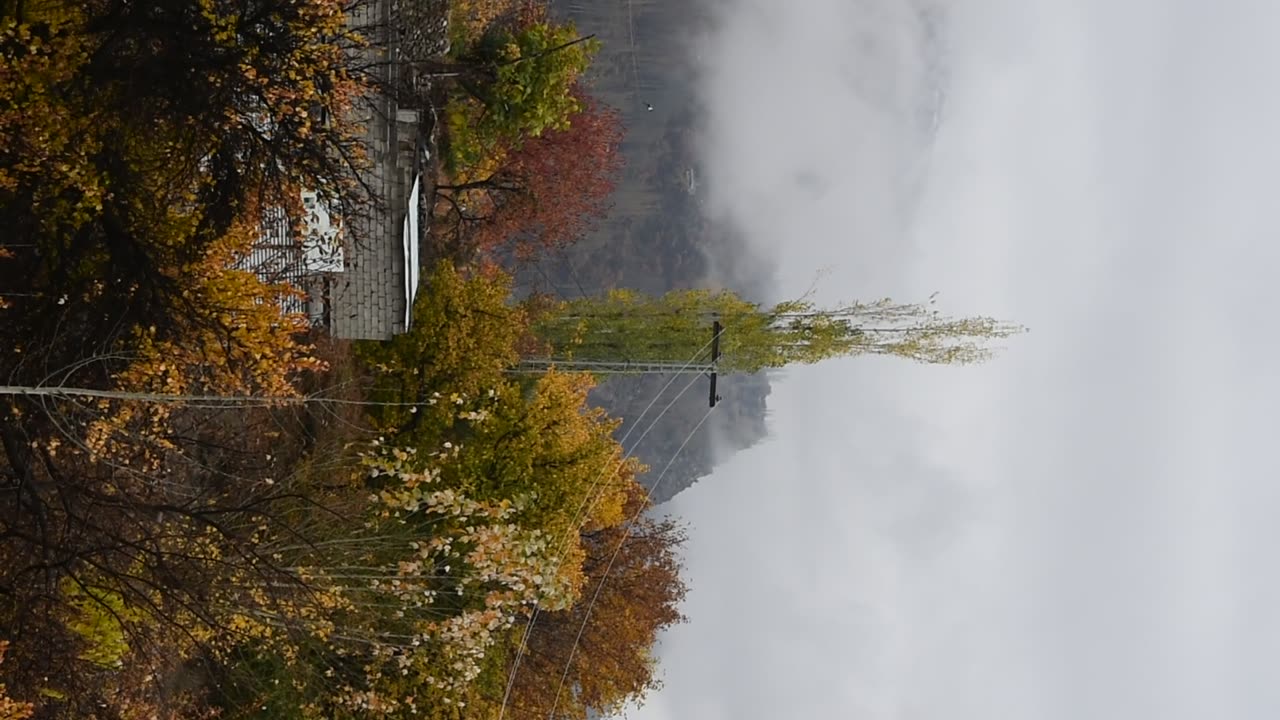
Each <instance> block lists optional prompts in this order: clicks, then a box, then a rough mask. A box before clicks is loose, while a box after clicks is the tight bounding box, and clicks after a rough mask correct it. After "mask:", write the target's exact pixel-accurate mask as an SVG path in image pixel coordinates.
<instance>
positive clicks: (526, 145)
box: [436, 85, 622, 258]
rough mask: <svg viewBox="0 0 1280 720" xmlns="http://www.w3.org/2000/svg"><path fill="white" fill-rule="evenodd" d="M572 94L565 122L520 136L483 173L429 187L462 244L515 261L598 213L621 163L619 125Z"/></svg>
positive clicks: (566, 239) (573, 232)
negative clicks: (573, 104)
mask: <svg viewBox="0 0 1280 720" xmlns="http://www.w3.org/2000/svg"><path fill="white" fill-rule="evenodd" d="M572 95H573V97H574V98H576V100H577V102H578V103H579V105H580V106H581V108H582V109H581V110H580V111H579V112H577V113H576V114H574V115H573V116H572V117H571V118H570V119H569V122H568V126H567V127H564V128H558V129H553V130H549V131H547V132H545V133H543V134H542V135H540V136H537V137H532V138H529V139H527V140H525V141H524V142H523V143H521V144H520V145H519V147H518V148H517V149H515V150H513V151H512V152H510V153H508V154H506V155H505V156H504V157H503V159H502V160H501V161H500V162H499V163H498V164H497V165H496V167H494V168H493V169H492V171H489V172H488V173H487V174H485V175H483V176H477V177H475V178H474V179H471V180H468V181H464V182H458V183H454V184H441V185H438V186H437V187H436V193H437V195H439V196H440V197H442V198H444V199H445V200H446V201H447V202H448V203H449V206H450V207H451V208H452V209H453V210H454V211H455V212H456V215H457V218H458V230H459V232H460V233H463V234H464V235H465V237H466V239H467V241H469V242H470V243H473V244H474V245H476V246H478V247H480V248H482V249H485V250H489V251H496V252H499V253H502V252H503V251H506V252H507V253H510V254H513V255H515V256H516V257H518V258H523V257H527V256H528V255H529V254H531V253H533V252H534V251H536V250H541V249H546V248H553V247H560V246H564V245H567V244H569V243H571V242H573V241H575V240H577V239H578V238H580V237H581V236H582V235H583V234H585V233H586V232H587V231H588V230H589V229H590V227H591V225H592V223H593V221H594V220H596V219H598V218H600V217H601V216H603V214H604V213H605V211H606V210H607V209H608V197H609V195H610V193H611V192H612V190H613V187H614V182H615V180H616V178H617V175H618V172H619V171H620V169H621V166H622V157H621V155H620V154H619V152H618V148H619V145H620V144H621V140H622V130H621V123H620V120H619V117H618V113H617V111H616V110H614V109H613V108H609V107H607V106H605V105H603V104H601V103H600V102H599V101H598V100H596V99H594V98H592V97H591V96H589V95H587V94H586V93H585V92H584V90H583V89H582V87H581V85H576V86H574V88H573V91H572Z"/></svg>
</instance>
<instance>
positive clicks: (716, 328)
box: [709, 320, 724, 407]
mask: <svg viewBox="0 0 1280 720" xmlns="http://www.w3.org/2000/svg"><path fill="white" fill-rule="evenodd" d="M722 332H724V328H722V327H721V325H720V321H719V320H713V321H711V395H710V398H709V405H710V407H715V406H716V403H717V402H719V401H720V396H719V395H717V394H716V361H717V360H719V359H720V333H722Z"/></svg>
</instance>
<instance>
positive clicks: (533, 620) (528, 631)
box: [498, 330, 723, 720]
mask: <svg viewBox="0 0 1280 720" xmlns="http://www.w3.org/2000/svg"><path fill="white" fill-rule="evenodd" d="M721 332H723V330H721ZM718 338H719V334H716V335H713V336H712V338H711V339H710V340H708V341H707V343H706V344H705V345H703V346H702V347H700V348H698V349H697V351H695V352H694V353H693V355H692V356H691V357H690V358H689V360H688V362H687V363H686V364H685V365H686V367H687V366H690V365H692V364H693V363H694V362H695V361H696V360H697V358H698V356H699V355H701V354H702V352H703V351H704V350H706V349H707V348H708V347H709V346H711V345H712V344H713V343H715V342H716V341H717V340H718ZM679 376H680V374H679V373H676V374H673V375H672V376H671V379H669V380H667V382H666V384H665V385H663V386H662V388H660V389H659V390H658V392H657V394H656V395H654V396H653V399H652V400H650V401H649V404H648V405H646V406H645V408H644V410H642V411H641V412H640V415H639V416H637V418H636V421H635V424H634V425H632V426H631V427H630V428H628V429H627V431H626V432H625V433H623V435H622V438H621V439H620V440H619V441H618V442H619V444H620V445H625V444H626V442H627V439H628V438H629V437H630V436H631V433H632V432H634V431H635V429H636V428H637V427H640V423H641V422H643V420H644V416H645V415H647V414H648V413H649V411H650V410H651V409H653V406H654V405H656V404H657V402H658V400H659V399H660V398H661V397H662V395H663V393H665V392H666V391H667V390H668V389H669V388H670V387H671V386H672V384H674V383H675V381H676V378H677V377H679ZM697 381H698V378H697V376H694V377H693V378H692V379H691V380H690V381H689V382H688V383H686V384H685V386H684V387H683V388H682V389H681V390H680V392H679V393H677V394H676V396H675V397H674V398H672V399H671V401H670V402H668V403H667V404H666V406H665V407H664V408H662V411H661V412H659V413H658V416H657V417H656V418H654V419H653V420H652V421H651V422H650V423H649V426H648V427H647V428H645V430H644V432H642V433H641V434H640V437H639V439H637V440H636V444H635V445H634V446H633V447H632V449H631V450H628V451H627V452H626V453H625V454H624V455H623V457H622V460H623V461H624V462H625V461H626V460H628V459H630V458H631V457H632V455H634V454H635V450H636V448H638V447H639V446H640V444H641V443H642V442H644V439H645V438H646V437H648V435H649V433H650V432H651V431H652V430H653V428H654V427H656V426H657V424H658V421H659V420H661V419H662V418H663V416H665V415H666V414H667V411H668V410H670V409H671V408H672V406H674V405H675V403H676V401H678V400H679V399H680V398H681V397H682V396H683V395H684V394H685V393H686V392H688V390H689V388H691V387H693V385H694V383H696V382H697ZM699 424H701V423H699ZM686 442H688V441H687V440H686ZM681 447H683V445H682V446H681ZM619 467H621V465H619ZM614 472H615V473H616V472H617V471H616V470H615V471H614ZM664 472H665V471H664ZM605 474H606V473H605V472H604V471H602V472H601V473H600V476H599V477H598V478H596V481H595V482H594V483H593V484H592V487H591V489H589V490H588V491H587V495H586V496H584V497H583V500H582V502H581V503H580V504H579V505H578V510H577V512H576V513H574V517H573V521H572V522H570V523H569V527H570V528H572V527H575V526H576V525H577V524H578V521H579V519H580V518H581V517H582V516H583V511H584V510H585V509H586V508H587V505H588V503H594V495H595V490H596V488H598V487H599V486H600V484H601V483H602V482H603V481H604V478H605ZM660 477H661V476H660ZM646 497H648V495H647V494H646ZM569 532H570V531H569V530H568V529H566V530H565V532H564V534H563V535H562V536H561V538H560V543H559V545H560V549H559V551H558V555H559V558H557V559H556V566H557V569H558V566H559V563H560V562H561V561H562V560H563V559H564V556H565V554H566V553H567V551H568V540H569ZM541 612H542V607H541V603H540V602H539V601H534V604H533V612H532V613H531V614H530V616H529V624H528V625H527V626H525V631H524V634H523V635H522V636H521V638H520V643H519V645H517V646H516V658H515V660H514V661H513V662H512V665H511V673H510V675H509V676H508V677H507V687H506V689H505V690H504V691H503V695H502V705H501V706H500V707H499V708H498V720H503V717H505V715H506V712H507V706H508V705H509V704H510V702H511V691H512V690H513V689H514V688H515V684H516V677H517V675H518V674H519V672H520V664H521V662H522V661H523V660H524V654H525V648H526V647H527V646H528V644H529V638H530V637H531V636H532V634H533V628H534V626H535V625H536V624H537V622H538V616H539V614H540V613H541Z"/></svg>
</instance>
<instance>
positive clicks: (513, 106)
mask: <svg viewBox="0 0 1280 720" xmlns="http://www.w3.org/2000/svg"><path fill="white" fill-rule="evenodd" d="M490 43H491V44H490V46H489V49H488V51H487V55H488V59H490V60H491V61H492V62H493V63H494V64H496V65H497V78H496V80H495V81H494V82H493V84H492V85H490V86H489V87H488V88H487V89H486V90H485V91H484V93H483V98H484V100H485V104H486V105H487V107H488V110H489V112H488V114H487V115H486V116H485V118H484V121H483V123H482V124H483V125H485V126H487V127H489V128H492V130H493V132H494V133H495V134H496V135H498V136H500V137H504V138H506V139H509V140H510V139H515V138H518V137H521V136H530V137H538V136H539V135H541V134H542V133H543V132H545V131H547V130H550V129H558V130H563V129H565V128H567V127H568V126H569V117H570V116H571V115H573V114H574V113H576V112H578V111H579V110H581V109H582V107H581V103H579V101H578V100H577V99H576V98H575V97H574V96H573V94H572V93H571V92H570V89H571V88H572V87H573V84H574V83H575V82H577V80H578V77H579V76H580V75H581V74H582V73H583V71H585V70H586V69H587V65H588V63H590V61H591V57H592V56H593V55H594V54H595V53H596V52H597V51H598V50H599V48H600V43H599V42H598V41H596V40H595V39H590V40H582V41H579V37H578V29H577V28H576V27H575V26H574V25H573V23H565V24H563V25H557V24H553V23H549V22H540V23H535V24H533V25H530V26H529V27H526V28H523V29H521V30H520V31H519V32H516V33H514V34H512V33H503V34H499V35H498V36H497V37H495V38H493V39H492V40H491V41H490Z"/></svg>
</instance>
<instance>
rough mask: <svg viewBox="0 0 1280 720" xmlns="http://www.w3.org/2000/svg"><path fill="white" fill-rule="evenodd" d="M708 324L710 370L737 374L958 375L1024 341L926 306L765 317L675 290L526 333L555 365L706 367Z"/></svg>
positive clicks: (738, 304)
mask: <svg viewBox="0 0 1280 720" xmlns="http://www.w3.org/2000/svg"><path fill="white" fill-rule="evenodd" d="M715 320H719V321H720V323H721V325H722V327H723V333H722V335H721V337H720V349H721V358H720V360H719V364H718V367H719V368H720V370H721V371H722V372H743V373H754V372H758V371H760V370H763V369H765V368H777V367H784V366H786V365H790V364H793V363H801V364H807V363H815V362H819V361H822V360H825V359H828V358H832V357H840V356H845V355H864V354H875V355H894V356H898V357H903V358H907V359H910V360H915V361H918V362H925V363H936V364H958V365H963V364H968V363H974V362H981V361H983V360H986V359H987V358H989V357H990V356H991V350H990V349H989V348H988V346H987V343H988V342H990V341H991V340H995V339H1001V338H1007V337H1010V336H1012V335H1015V334H1017V333H1020V332H1022V331H1023V328H1021V327H1019V326H1017V325H1012V324H1010V323H1005V322H1001V321H998V320H994V319H992V318H986V317H973V318H951V317H947V316H944V315H942V314H940V313H938V312H937V311H936V310H934V309H933V307H932V301H930V302H929V303H925V304H911V303H895V302H893V301H891V300H888V299H884V300H877V301H875V302H870V303H853V304H850V305H845V306H841V307H837V308H835V309H832V310H819V309H817V308H815V307H814V306H813V305H812V304H811V303H809V302H807V301H804V300H798V301H790V302H783V303H779V304H778V305H775V306H774V307H772V308H766V307H762V306H760V305H757V304H755V303H750V302H747V301H746V300H743V299H742V298H740V297H738V296H737V295H735V294H734V293H732V292H729V291H711V290H673V291H671V292H669V293H667V294H666V295H663V296H662V297H656V298H655V297H649V296H645V295H642V294H640V293H636V292H633V291H630V290H612V291H610V292H609V293H608V294H606V295H604V296H602V297H599V298H583V299H579V300H572V301H569V302H566V303H563V304H562V305H561V306H560V307H559V308H558V309H557V310H556V311H554V312H549V313H544V314H543V315H541V316H540V317H539V319H538V320H537V322H536V323H535V324H534V327H533V332H534V334H535V335H537V336H538V337H540V338H542V339H544V340H545V341H546V342H547V343H548V344H549V345H550V346H551V347H552V348H554V349H555V353H556V355H557V356H558V357H565V358H573V359H580V360H607V361H619V360H632V361H659V362H685V361H689V360H690V359H696V360H698V361H703V362H705V361H709V359H710V354H711V342H710V341H711V333H710V330H711V326H712V322H713V321H715Z"/></svg>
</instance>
